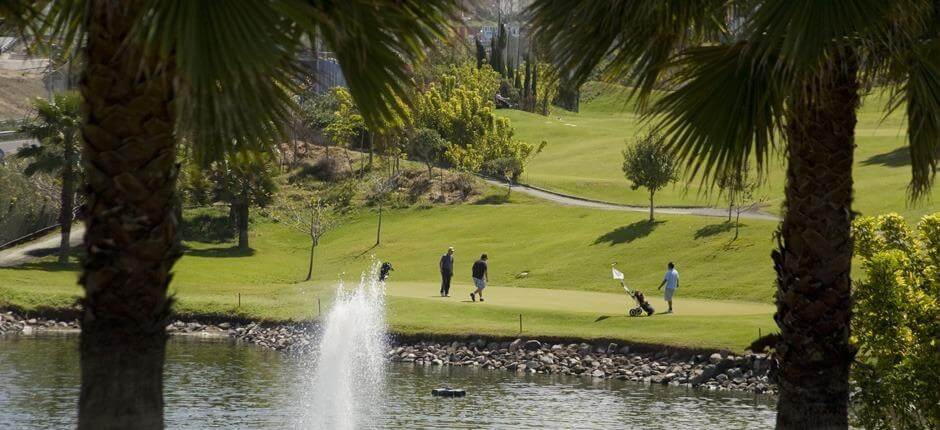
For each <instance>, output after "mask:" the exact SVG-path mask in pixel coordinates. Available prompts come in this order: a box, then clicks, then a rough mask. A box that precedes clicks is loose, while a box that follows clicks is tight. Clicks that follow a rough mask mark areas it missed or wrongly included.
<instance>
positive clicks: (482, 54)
mask: <svg viewBox="0 0 940 430" xmlns="http://www.w3.org/2000/svg"><path fill="white" fill-rule="evenodd" d="M473 42H474V44H475V45H476V55H477V69H479V68H481V67H483V64H484V63H486V48H484V47H483V42H480V38H479V37H474V38H473Z"/></svg>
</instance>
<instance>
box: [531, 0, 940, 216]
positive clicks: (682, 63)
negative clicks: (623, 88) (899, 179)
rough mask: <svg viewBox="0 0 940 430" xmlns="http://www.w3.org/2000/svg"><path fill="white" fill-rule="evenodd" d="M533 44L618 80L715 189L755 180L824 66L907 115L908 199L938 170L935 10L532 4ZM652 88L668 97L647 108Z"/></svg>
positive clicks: (751, 2)
mask: <svg viewBox="0 0 940 430" xmlns="http://www.w3.org/2000/svg"><path fill="white" fill-rule="evenodd" d="M527 13H528V15H529V17H530V21H531V25H532V28H533V33H534V36H535V38H536V40H537V41H538V42H539V43H540V44H542V45H544V46H546V47H547V48H548V50H550V51H552V52H553V53H554V54H553V55H554V57H553V58H552V59H553V61H554V62H555V63H556V65H557V66H558V67H559V69H560V70H561V72H562V73H569V74H572V75H573V76H575V79H577V80H584V79H587V78H588V76H589V75H590V73H592V70H594V69H599V70H600V71H601V72H602V74H603V75H604V76H605V77H606V78H618V79H621V78H624V77H626V78H627V79H628V80H629V81H630V82H633V83H634V84H635V85H636V87H635V89H634V95H636V96H637V97H639V100H640V102H641V103H640V106H641V107H643V108H645V109H644V114H645V117H646V119H647V120H649V121H652V122H654V124H655V128H656V129H657V130H659V131H660V132H662V133H663V134H664V136H666V137H667V138H668V140H669V141H670V146H671V149H672V150H673V151H675V153H676V154H678V155H679V156H680V157H681V159H682V160H683V161H684V162H685V163H686V164H687V165H688V166H689V167H690V168H691V169H692V172H693V173H694V174H701V177H702V179H703V180H705V179H706V177H708V178H710V179H711V180H712V181H714V178H715V177H718V176H720V174H722V173H723V172H727V171H730V170H736V169H739V168H741V167H743V166H744V164H745V163H747V161H748V160H749V159H750V158H751V157H754V158H755V159H756V163H757V167H758V169H759V171H763V169H764V168H765V167H766V162H767V160H768V153H769V151H770V150H771V149H773V148H774V146H775V145H774V141H775V139H776V136H778V135H779V134H780V131H781V127H782V126H783V125H784V124H785V123H786V118H787V114H788V110H787V109H788V107H789V106H791V105H792V102H793V98H794V97H815V96H816V95H815V94H814V93H813V87H814V80H816V79H819V77H820V76H825V75H826V74H827V70H830V68H831V67H834V64H835V63H834V62H833V58H835V57H837V56H839V55H850V56H852V57H853V58H857V59H858V62H859V63H860V64H861V67H862V71H863V73H862V74H861V76H860V78H861V79H862V80H863V83H864V84H866V85H867V86H869V87H871V86H873V85H884V86H887V87H888V88H889V90H890V91H891V94H892V98H891V100H892V103H890V104H889V106H887V107H886V110H887V111H888V112H890V111H891V110H893V109H896V108H898V107H900V106H905V107H906V111H905V114H906V116H907V122H908V130H909V133H908V143H909V150H910V153H911V169H912V179H911V183H910V187H909V191H910V194H911V196H912V198H919V197H921V196H923V195H924V194H925V193H926V192H927V191H928V190H929V189H930V187H931V186H932V184H933V181H934V174H935V171H936V168H937V163H938V160H940V37H938V36H940V34H938V33H940V4H938V3H937V2H935V1H932V0H841V1H829V2H819V1H813V0H706V1H701V2H686V1H681V0H674V1H658V0H638V1H631V2H618V1H613V0H609V1H593V0H580V1H569V2H556V1H552V0H536V1H535V3H533V4H532V5H531V7H530V8H529V9H528V11H527ZM657 88H664V89H667V90H670V91H669V92H668V93H667V94H666V95H665V96H663V97H662V98H660V99H658V100H657V101H656V102H654V103H651V104H647V103H646V102H647V100H648V99H649V96H650V94H652V92H653V91H654V90H656V89H657Z"/></svg>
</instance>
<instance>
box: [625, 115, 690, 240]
mask: <svg viewBox="0 0 940 430" xmlns="http://www.w3.org/2000/svg"><path fill="white" fill-rule="evenodd" d="M621 169H622V170H623V174H624V175H625V176H626V177H627V179H628V180H630V182H632V184H631V185H630V188H631V189H633V190H636V189H639V188H640V187H643V188H646V189H647V190H648V191H649V193H650V222H653V196H654V195H656V192H657V191H659V190H660V189H662V188H663V187H665V186H666V185H669V184H671V183H673V182H675V181H676V180H678V179H679V165H678V164H677V163H676V161H675V159H674V158H673V157H672V154H670V153H669V151H667V150H666V146H665V142H664V141H663V138H662V137H661V136H659V135H657V134H655V133H649V134H647V135H646V136H643V137H642V138H641V139H639V140H637V141H636V142H635V143H633V144H632V145H631V144H630V143H629V142H628V143H627V148H626V149H624V150H623V166H621Z"/></svg>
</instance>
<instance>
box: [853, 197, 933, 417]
mask: <svg viewBox="0 0 940 430" xmlns="http://www.w3.org/2000/svg"><path fill="white" fill-rule="evenodd" d="M918 230H919V235H915V234H914V233H913V232H911V230H910V229H909V228H908V226H907V224H906V223H905V222H904V219H903V218H902V217H901V216H899V215H897V214H889V215H883V216H880V217H877V218H872V217H863V218H860V219H858V220H856V221H855V223H854V225H853V235H854V237H855V245H856V254H857V255H858V256H860V257H861V258H862V264H863V267H864V269H865V272H866V277H865V279H862V280H860V281H857V282H856V283H855V291H854V301H855V308H854V315H853V320H852V329H853V341H854V342H855V343H856V345H857V347H858V359H857V360H856V363H855V365H854V367H853V380H854V381H855V383H856V384H857V385H858V388H859V392H858V395H857V396H856V397H855V400H856V402H857V406H858V408H857V410H856V411H857V414H856V415H857V419H858V421H860V422H859V424H860V425H861V426H863V427H865V428H868V429H935V428H940V390H938V389H937V386H936V383H937V382H938V381H940V340H938V338H940V299H938V297H940V280H938V275H940V271H938V270H940V265H938V263H940V258H938V257H940V254H938V250H940V213H937V214H934V215H931V216H927V217H924V218H923V219H922V220H921V222H920V224H919V225H918Z"/></svg>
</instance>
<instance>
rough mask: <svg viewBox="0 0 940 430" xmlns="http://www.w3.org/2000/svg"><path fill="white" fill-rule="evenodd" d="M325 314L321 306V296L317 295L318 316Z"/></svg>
mask: <svg viewBox="0 0 940 430" xmlns="http://www.w3.org/2000/svg"><path fill="white" fill-rule="evenodd" d="M320 316H323V311H322V310H321V308H320V297H317V317H320Z"/></svg>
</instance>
